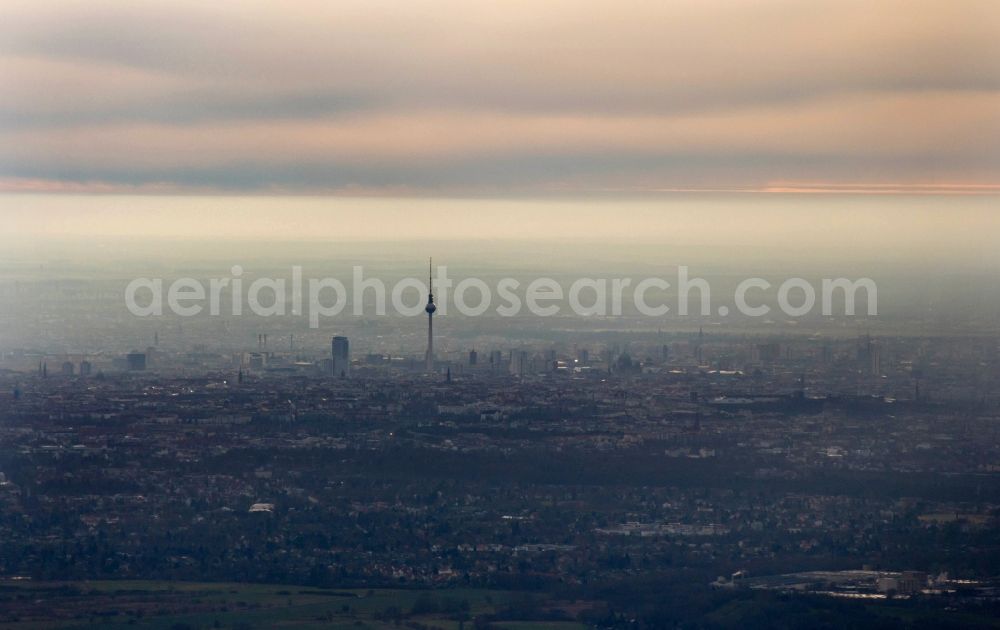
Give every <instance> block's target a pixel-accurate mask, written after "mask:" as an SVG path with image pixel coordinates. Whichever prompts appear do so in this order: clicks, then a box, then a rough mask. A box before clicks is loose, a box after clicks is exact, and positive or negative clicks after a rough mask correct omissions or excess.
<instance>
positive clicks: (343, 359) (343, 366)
mask: <svg viewBox="0 0 1000 630" xmlns="http://www.w3.org/2000/svg"><path fill="white" fill-rule="evenodd" d="M330 348H331V351H332V353H333V373H334V375H335V376H337V377H340V378H347V377H348V376H350V375H351V343H350V342H349V341H348V340H347V337H342V336H339V335H338V336H336V337H334V338H333V340H332V341H331V342H330Z"/></svg>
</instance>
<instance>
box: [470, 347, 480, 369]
mask: <svg viewBox="0 0 1000 630" xmlns="http://www.w3.org/2000/svg"><path fill="white" fill-rule="evenodd" d="M478 362H479V353H478V352H476V351H475V350H470V351H469V365H475V364H476V363H478Z"/></svg>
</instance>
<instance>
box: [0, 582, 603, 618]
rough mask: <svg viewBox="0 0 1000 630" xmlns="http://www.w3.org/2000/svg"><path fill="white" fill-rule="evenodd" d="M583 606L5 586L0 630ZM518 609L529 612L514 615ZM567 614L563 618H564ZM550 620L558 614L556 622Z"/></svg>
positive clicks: (202, 588)
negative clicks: (2, 629)
mask: <svg viewBox="0 0 1000 630" xmlns="http://www.w3.org/2000/svg"><path fill="white" fill-rule="evenodd" d="M588 607H589V604H588V603H586V602H575V603H570V602H547V601H545V599H544V598H543V597H541V596H533V595H528V594H525V593H512V592H507V591H499V590H485V589H447V590H445V589H441V590H432V589H424V590H402V589H400V590H396V589H374V590H371V589H359V590H352V589H321V588H311V587H302V586H283V585H267V584H230V583H188V582H157V581H94V582H89V581H88V582H32V581H4V582H0V628H5V629H6V628H83V627H90V628H92V627H95V626H98V627H117V626H122V627H137V628H157V629H163V630H182V629H186V628H307V627H325V628H330V627H333V628H399V627H404V628H405V627H409V628H424V627H426V628H447V629H449V630H451V629H457V628H468V629H470V630H471V629H472V628H476V627H485V626H486V625H488V624H492V625H490V627H493V628H505V629H509V630H534V629H538V630H576V629H578V628H584V627H586V626H585V625H583V624H580V623H577V622H574V621H568V619H573V618H574V617H575V615H576V613H578V612H579V611H580V610H582V609H586V608H588ZM519 612H522V613H523V615H524V617H523V618H518V613H519ZM560 618H561V619H567V621H562V620H559V619H560ZM544 619H554V620H553V621H549V620H544Z"/></svg>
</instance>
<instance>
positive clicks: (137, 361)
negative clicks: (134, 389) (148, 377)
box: [125, 352, 146, 372]
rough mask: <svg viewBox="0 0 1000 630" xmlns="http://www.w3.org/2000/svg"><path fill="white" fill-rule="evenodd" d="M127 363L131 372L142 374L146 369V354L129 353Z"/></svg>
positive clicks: (126, 357)
mask: <svg viewBox="0 0 1000 630" xmlns="http://www.w3.org/2000/svg"><path fill="white" fill-rule="evenodd" d="M125 362H126V363H127V364H128V369H129V370H131V371H133V372H141V371H142V370H145V369H146V353H145V352H129V353H128V354H127V355H126V356H125Z"/></svg>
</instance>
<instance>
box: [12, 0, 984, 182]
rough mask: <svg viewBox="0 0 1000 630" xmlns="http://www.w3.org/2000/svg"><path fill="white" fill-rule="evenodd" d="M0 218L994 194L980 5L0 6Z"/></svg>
mask: <svg viewBox="0 0 1000 630" xmlns="http://www.w3.org/2000/svg"><path fill="white" fill-rule="evenodd" d="M0 86H2V89H0V192H49V193H99V192H130V193H137V194H159V193H178V192H180V193H192V192H196V193H227V194H232V193H235V194H251V195H253V194H281V193H310V194H312V193H323V194H345V195H390V196H391V195H434V196H442V195H444V196H448V195H479V196H484V195H485V196H490V195H510V194H515V195H516V194H540V193H572V194H588V193H639V192H655V191H672V190H713V191H731V190H742V191H762V192H788V191H794V192H811V193H830V192H859V191H860V192H879V193H895V192H900V191H906V192H911V193H928V192H929V193H984V192H985V193H996V192H1000V177H998V176H997V174H998V173H1000V3H997V2H995V1H993V0H984V1H970V0H940V1H934V0H901V1H897V0H857V1H856V0H810V1H809V2H803V1H801V0H795V1H785V0H763V1H754V2H750V1H743V0H727V1H720V0H673V1H670V2H665V1H662V0H658V1H622V0H610V1H605V0H574V1H564V0H550V1H546V2H538V1H537V0H536V1H532V2H527V1H525V2H520V1H512V2H502V3H495V2H469V1H468V0H460V1H452V0H445V1H440V2H426V1H423V0H408V1H407V2H399V1H398V0H394V1H391V2H389V1H383V0H361V1H354V0H337V1H315V2H314V1H309V0H304V1H297V2H280V3H279V2H270V1H269V2H255V1H253V0H249V1H242V2H203V1H200V0H199V1H188V0H172V1H171V2H142V1H136V0H123V1H118V0H112V1H104V0H90V1H87V2H71V1H67V0H62V1H51V0H8V1H7V2H5V3H4V17H3V20H0Z"/></svg>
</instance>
